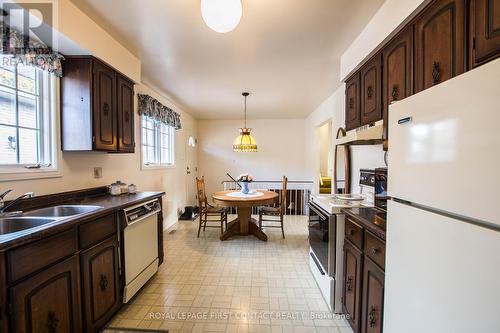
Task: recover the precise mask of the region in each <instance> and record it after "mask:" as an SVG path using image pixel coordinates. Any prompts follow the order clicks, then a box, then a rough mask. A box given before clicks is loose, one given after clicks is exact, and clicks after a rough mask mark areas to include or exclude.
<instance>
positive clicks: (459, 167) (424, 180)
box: [384, 60, 500, 333]
mask: <svg viewBox="0 0 500 333" xmlns="http://www.w3.org/2000/svg"><path fill="white" fill-rule="evenodd" d="M389 115H390V125H389V138H390V139H389V170H388V175H389V179H388V182H389V183H388V188H389V195H390V196H391V197H392V198H393V200H392V201H390V202H389V203H388V211H387V248H386V255H387V257H386V271H385V274H386V284H385V286H386V289H385V315H384V333H401V332H405V333H421V332H432V333H470V332H481V333H493V332H499V330H500V315H499V312H498V305H499V302H500V210H499V206H500V200H499V196H498V189H499V188H500V176H499V175H500V132H499V129H498V125H499V124H500V60H496V61H494V62H492V63H490V64H487V65H484V66H482V67H479V68H477V69H475V70H472V71H470V72H467V73H465V74H463V75H460V76H459V77H457V78H454V79H451V80H449V81H446V82H444V83H441V84H439V85H438V86H436V87H433V88H431V89H428V90H425V91H423V92H421V93H419V94H416V95H414V96H412V97H409V98H407V99H405V100H402V101H400V102H397V103H395V104H393V105H391V107H390V110H389Z"/></svg>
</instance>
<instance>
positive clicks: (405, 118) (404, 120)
mask: <svg viewBox="0 0 500 333" xmlns="http://www.w3.org/2000/svg"><path fill="white" fill-rule="evenodd" d="M412 121H413V117H404V118H401V119H399V120H398V124H399V125H403V124H406V123H410V122H412Z"/></svg>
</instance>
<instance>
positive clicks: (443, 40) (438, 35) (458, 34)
mask: <svg viewBox="0 0 500 333" xmlns="http://www.w3.org/2000/svg"><path fill="white" fill-rule="evenodd" d="M464 3H465V1H464V0H437V1H434V2H433V3H432V5H430V6H429V7H428V8H426V9H425V10H424V11H423V12H422V14H421V15H420V16H419V17H418V19H417V20H416V23H415V92H420V91H422V90H424V89H427V88H430V87H432V86H434V85H436V84H439V83H441V82H443V81H446V80H448V79H450V78H452V77H455V76H457V75H459V74H461V73H463V72H464V70H465V68H466V66H465V63H466V56H465V54H466V50H465V49H466V47H465V40H466V32H465V27H466V17H465V5H464Z"/></svg>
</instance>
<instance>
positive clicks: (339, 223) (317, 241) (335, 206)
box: [309, 170, 375, 313]
mask: <svg viewBox="0 0 500 333" xmlns="http://www.w3.org/2000/svg"><path fill="white" fill-rule="evenodd" d="M360 174H361V175H360V192H361V193H362V196H363V198H364V200H362V201H349V200H341V199H340V198H339V197H338V196H337V195H312V196H311V200H310V202H309V245H310V246H309V267H310V269H311V272H312V274H313V276H314V278H315V280H316V283H317V284H318V286H319V289H320V290H321V293H322V294H323V298H324V299H325V301H326V303H327V305H328V307H329V308H330V311H332V312H334V313H342V299H341V298H342V285H343V281H342V276H343V272H344V270H343V248H344V229H345V215H344V214H343V213H342V212H341V210H342V209H343V208H356V207H373V206H374V191H375V188H374V185H375V173H374V171H373V170H361V171H360Z"/></svg>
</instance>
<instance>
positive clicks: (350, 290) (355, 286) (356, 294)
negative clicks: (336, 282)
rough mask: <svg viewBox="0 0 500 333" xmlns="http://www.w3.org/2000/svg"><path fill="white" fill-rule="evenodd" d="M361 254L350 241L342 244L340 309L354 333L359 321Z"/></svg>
mask: <svg viewBox="0 0 500 333" xmlns="http://www.w3.org/2000/svg"><path fill="white" fill-rule="evenodd" d="M362 261H363V254H362V252H361V250H360V249H358V248H356V247H355V246H354V245H353V244H352V243H351V242H350V241H346V242H345V243H344V290H343V292H342V308H343V311H344V314H347V315H349V318H348V321H349V323H350V324H351V327H352V328H353V330H354V332H356V333H357V332H359V328H360V319H361V314H360V311H361V279H362V277H363V272H362V265H363V262H362Z"/></svg>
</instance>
